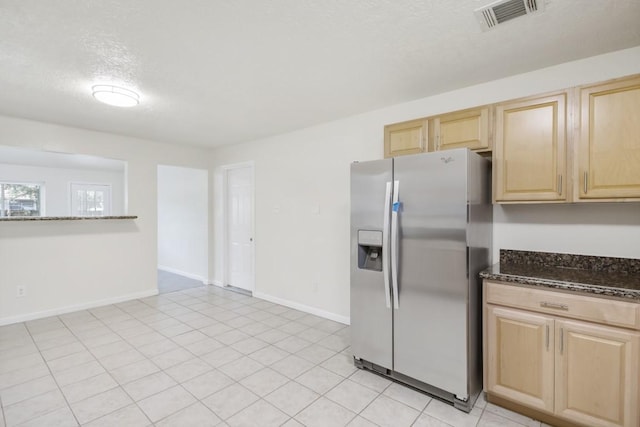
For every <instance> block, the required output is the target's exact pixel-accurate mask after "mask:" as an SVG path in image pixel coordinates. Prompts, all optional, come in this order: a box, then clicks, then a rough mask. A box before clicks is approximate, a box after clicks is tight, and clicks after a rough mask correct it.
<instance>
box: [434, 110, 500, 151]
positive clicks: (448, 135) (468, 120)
mask: <svg viewBox="0 0 640 427" xmlns="http://www.w3.org/2000/svg"><path fill="white" fill-rule="evenodd" d="M431 121H432V123H433V137H434V141H435V150H448V149H451V148H469V149H471V150H474V151H489V150H491V144H490V141H489V107H480V108H473V109H470V110H464V111H457V112H455V113H449V114H443V115H441V116H437V117H434V118H433V119H432V120H431Z"/></svg>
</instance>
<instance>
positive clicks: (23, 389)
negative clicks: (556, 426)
mask: <svg viewBox="0 0 640 427" xmlns="http://www.w3.org/2000/svg"><path fill="white" fill-rule="evenodd" d="M0 403H1V405H0V408H1V412H0V427H5V426H7V427H13V426H18V425H20V426H76V425H83V426H84V425H86V426H109V427H111V426H127V427H128V426H131V427H134V426H149V425H156V426H163V427H165V426H180V427H184V426H198V427H200V426H218V425H219V426H225V425H227V426H261V427H267V426H281V425H282V426H288V427H292V426H309V427H315V426H330V427H335V426H346V425H348V426H376V425H377V426H394V427H401V426H421V427H424V426H479V427H480V426H514V427H522V426H536V427H540V423H539V422H538V421H534V420H532V419H530V418H527V417H524V416H521V415H518V414H515V413H513V412H510V411H507V410H504V409H501V408H499V407H497V406H494V405H491V404H487V403H486V402H485V401H484V400H483V399H482V398H481V399H479V401H478V403H477V404H476V407H475V408H474V409H473V411H472V412H471V413H470V414H465V413H463V412H460V411H458V410H456V409H454V408H453V407H451V406H449V405H446V404H444V403H442V402H440V401H438V400H433V399H431V398H429V397H428V396H426V395H424V394H421V393H418V392H416V391H414V390H411V389H409V388H407V387H404V386H402V385H399V384H396V383H393V382H391V381H389V380H387V379H385V378H382V377H379V376H377V375H375V374H372V373H369V372H366V371H362V370H358V369H356V368H355V367H354V366H353V363H352V360H351V355H350V350H349V328H348V327H345V326H344V325H342V324H340V323H336V322H332V321H330V320H326V319H323V318H320V317H316V316H313V315H309V314H305V313H303V312H300V311H296V310H292V309H289V308H286V307H283V306H280V305H276V304H272V303H269V302H266V301H263V300H260V299H256V298H252V297H249V296H245V295H241V294H237V293H233V292H230V291H226V290H223V289H220V288H216V287H213V286H209V287H205V286H201V287H198V288H194V289H188V290H184V291H180V292H173V293H168V294H162V295H159V296H156V297H150V298H145V299H141V300H134V301H128V302H124V303H121V304H115V305H109V306H105V307H100V308H96V309H92V310H86V311H80V312H75V313H70V314H65V315H61V316H56V317H51V318H46V319H41V320H34V321H31V322H26V323H20V324H15V325H10V326H4V327H0Z"/></svg>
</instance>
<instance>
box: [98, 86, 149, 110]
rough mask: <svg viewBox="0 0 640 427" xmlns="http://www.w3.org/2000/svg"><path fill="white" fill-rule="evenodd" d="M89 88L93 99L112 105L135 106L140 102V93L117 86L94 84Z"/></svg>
mask: <svg viewBox="0 0 640 427" xmlns="http://www.w3.org/2000/svg"><path fill="white" fill-rule="evenodd" d="M91 90H92V91H93V97H94V98H95V99H97V100H98V101H100V102H104V103H105V104H109V105H113V106H114V107H135V106H136V105H138V104H139V103H140V95H138V94H137V93H135V92H134V91H132V90H129V89H125V88H122V87H119V86H113V85H95V86H92V87H91Z"/></svg>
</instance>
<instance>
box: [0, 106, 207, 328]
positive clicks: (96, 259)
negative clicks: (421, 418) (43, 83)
mask: <svg viewBox="0 0 640 427" xmlns="http://www.w3.org/2000/svg"><path fill="white" fill-rule="evenodd" d="M0 129H2V132H0V144H1V145H11V146H20V147H29V148H37V149H44V150H51V151H59V152H69V153H81V154H91V155H97V156H104V157H109V158H115V159H121V160H125V161H126V162H127V178H128V179H127V188H126V191H127V195H128V213H129V214H132V215H138V219H136V220H104V221H53V222H24V223H21V222H12V223H7V222H0V324H2V323H10V322H14V321H19V320H24V319H28V318H34V317H43V316H46V315H51V314H55V313H58V312H61V311H68V310H74V309H79V308H83V307H87V306H91V305H96V304H101V303H109V302H112V301H118V300H124V299H128V298H132V297H136V296H142V295H150V294H153V293H155V292H156V267H157V201H156V187H157V185H156V182H157V181H156V179H157V166H158V164H164V165H176V166H187V167H195V168H206V167H207V163H206V158H207V157H208V156H209V154H210V152H209V151H207V150H203V149H197V148H187V147H182V146H176V145H167V144H160V143H155V142H151V141H147V140H141V139H136V138H129V137H124V136H119V135H113V134H107V133H101V132H92V131H87V130H82V129H76V128H71V127H65V126H56V125H51V124H46V123H41V122H35V121H29V120H21V119H15V118H11V117H4V116H0ZM18 285H23V286H26V287H27V296H26V297H23V298H16V286H18Z"/></svg>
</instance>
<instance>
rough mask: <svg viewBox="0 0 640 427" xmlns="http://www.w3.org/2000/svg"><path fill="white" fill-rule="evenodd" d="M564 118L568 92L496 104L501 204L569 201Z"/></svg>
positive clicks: (496, 176) (497, 185) (497, 181)
mask: <svg viewBox="0 0 640 427" xmlns="http://www.w3.org/2000/svg"><path fill="white" fill-rule="evenodd" d="M565 118H566V94H565V93H560V94H556V95H552V96H547V97H544V98H537V99H530V100H523V101H519V102H512V103H508V104H502V105H499V106H498V107H497V108H496V140H495V150H494V169H493V170H494V198H495V201H496V202H508V201H562V200H566V199H567V191H566V188H567V179H566V120H565Z"/></svg>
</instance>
